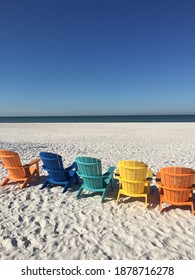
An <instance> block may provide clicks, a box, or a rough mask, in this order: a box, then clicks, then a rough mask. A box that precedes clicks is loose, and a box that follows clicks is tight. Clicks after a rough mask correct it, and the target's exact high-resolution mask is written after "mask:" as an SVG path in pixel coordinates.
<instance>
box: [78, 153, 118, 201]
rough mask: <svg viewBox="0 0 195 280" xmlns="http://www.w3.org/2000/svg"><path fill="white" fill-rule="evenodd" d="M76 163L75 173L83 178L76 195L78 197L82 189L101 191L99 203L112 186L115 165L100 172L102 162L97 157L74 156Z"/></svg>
mask: <svg viewBox="0 0 195 280" xmlns="http://www.w3.org/2000/svg"><path fill="white" fill-rule="evenodd" d="M76 163H77V166H78V170H77V174H78V175H79V176H80V177H81V178H82V180H83V184H82V185H81V187H80V189H79V191H78V193H77V196H76V197H77V198H80V196H81V192H82V191H83V190H87V191H89V192H102V197H101V203H103V202H104V199H105V196H106V193H107V191H108V190H109V188H111V187H112V182H113V172H114V169H115V167H114V166H111V167H109V168H108V170H107V172H106V173H104V174H102V164H101V160H99V159H96V158H91V157H84V156H83V157H81V156H80V157H77V158H76Z"/></svg>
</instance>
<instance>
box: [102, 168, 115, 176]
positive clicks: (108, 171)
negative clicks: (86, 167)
mask: <svg viewBox="0 0 195 280" xmlns="http://www.w3.org/2000/svg"><path fill="white" fill-rule="evenodd" d="M115 169H116V167H115V166H110V167H109V168H108V170H107V171H106V172H105V173H104V174H103V175H102V177H104V178H105V177H109V176H110V175H112V176H113V172H114V170H115Z"/></svg>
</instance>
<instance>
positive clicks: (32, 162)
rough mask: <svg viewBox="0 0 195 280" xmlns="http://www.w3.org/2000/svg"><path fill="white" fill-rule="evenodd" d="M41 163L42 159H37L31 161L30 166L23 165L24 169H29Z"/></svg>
mask: <svg viewBox="0 0 195 280" xmlns="http://www.w3.org/2000/svg"><path fill="white" fill-rule="evenodd" d="M39 161H40V158H35V159H33V160H31V162H29V163H28V164H25V165H23V166H22V167H23V168H29V167H30V166H32V165H34V164H38V162H39Z"/></svg>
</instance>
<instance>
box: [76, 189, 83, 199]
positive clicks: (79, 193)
mask: <svg viewBox="0 0 195 280" xmlns="http://www.w3.org/2000/svg"><path fill="white" fill-rule="evenodd" d="M82 190H83V188H82V186H81V187H80V189H79V190H78V193H77V195H76V198H80V195H81V193H82Z"/></svg>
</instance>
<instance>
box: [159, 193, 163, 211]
mask: <svg viewBox="0 0 195 280" xmlns="http://www.w3.org/2000/svg"><path fill="white" fill-rule="evenodd" d="M162 204H163V201H162V198H161V196H160V212H162V210H163V207H162Z"/></svg>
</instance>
